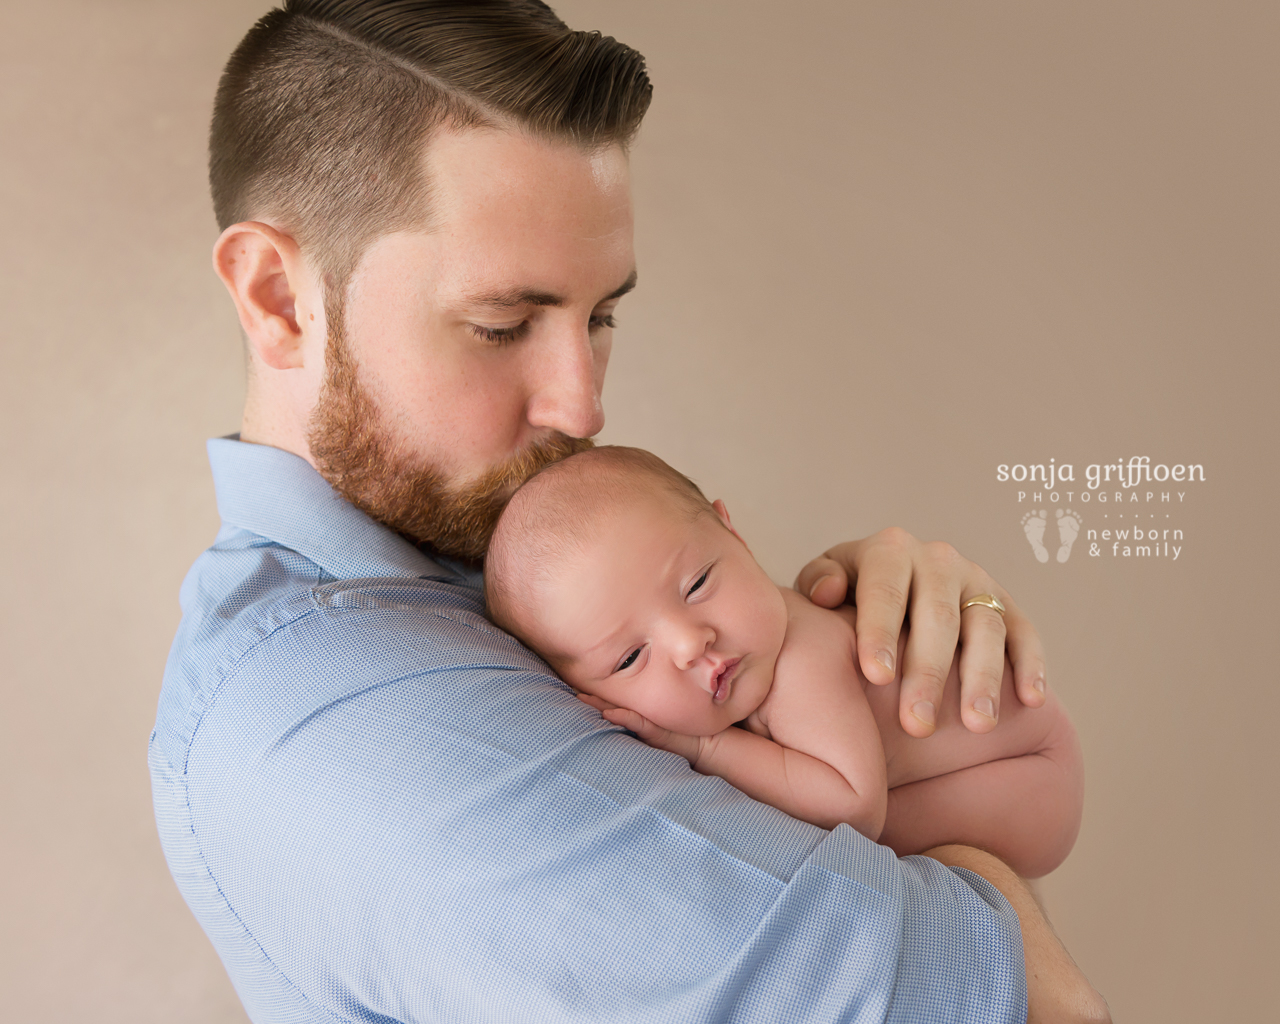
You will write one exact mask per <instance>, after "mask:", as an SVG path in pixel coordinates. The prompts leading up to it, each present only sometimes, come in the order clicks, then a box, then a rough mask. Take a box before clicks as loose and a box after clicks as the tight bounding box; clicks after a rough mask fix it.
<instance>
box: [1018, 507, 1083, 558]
mask: <svg viewBox="0 0 1280 1024" xmlns="http://www.w3.org/2000/svg"><path fill="white" fill-rule="evenodd" d="M1047 519H1048V513H1047V512H1045V511H1044V510H1043V509H1041V510H1040V511H1039V512H1028V513H1027V514H1026V515H1025V516H1023V517H1022V532H1023V533H1025V534H1026V535H1027V543H1028V544H1030V545H1031V550H1032V551H1034V552H1035V553H1036V561H1037V562H1047V561H1049V549H1048V548H1046V547H1045V546H1044V528H1045V526H1046V525H1047ZM1071 539H1072V540H1075V535H1074V534H1073V535H1072V537H1071ZM1066 550H1067V552H1068V554H1069V553H1070V551H1071V548H1070V546H1069V545H1068V547H1067V548H1066ZM1058 561H1059V562H1065V561H1066V558H1065V557H1063V555H1062V552H1061V551H1059V552H1058Z"/></svg>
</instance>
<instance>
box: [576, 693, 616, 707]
mask: <svg viewBox="0 0 1280 1024" xmlns="http://www.w3.org/2000/svg"><path fill="white" fill-rule="evenodd" d="M578 700H580V701H582V703H584V704H590V705H591V706H592V707H593V708H595V709H596V710H597V711H612V710H613V709H614V708H616V707H617V705H616V704H610V703H609V702H608V701H607V700H605V699H604V698H603V697H597V696H596V695H595V694H593V693H579V694H578Z"/></svg>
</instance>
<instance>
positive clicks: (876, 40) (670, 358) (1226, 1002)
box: [0, 0, 1280, 1024]
mask: <svg viewBox="0 0 1280 1024" xmlns="http://www.w3.org/2000/svg"><path fill="white" fill-rule="evenodd" d="M265 9H266V4H265V3H263V2H252V0H218V2H217V3H216V4H215V3H206V2H159V0H154V2H143V0H113V2H104V0H82V2H75V0H45V2H44V3H41V4H38V5H37V4H29V3H19V2H17V0H4V2H3V3H2V4H0V14H2V15H3V17H2V19H0V21H2V24H3V29H2V30H0V54H2V57H0V118H3V121H2V122H0V204H3V205H2V210H3V217H2V220H0V225H2V227H0V230H3V232H4V244H3V246H2V247H0V303H2V306H0V308H2V309H3V315H2V320H0V332H2V334H0V336H2V337H3V355H4V372H3V374H0V415H3V430H4V437H5V441H6V443H5V445H4V449H3V451H4V473H3V487H4V501H3V503H0V517H2V520H0V536H3V537H4V538H5V552H4V566H5V568H4V584H5V585H4V587H3V591H2V596H0V602H2V605H0V609H2V611H0V631H2V633H0V635H3V644H4V647H3V652H4V661H3V664H4V672H3V682H4V694H3V707H4V711H3V713H2V714H0V729H3V736H2V737H0V757H2V758H3V780H4V790H3V793H4V796H3V800H4V803H3V808H0V813H2V815H3V818H2V819H0V820H3V823H4V824H3V828H0V844H2V846H0V856H3V871H2V872H0V877H2V878H3V882H2V883H0V885H2V886H3V889H2V890H0V897H2V899H3V905H2V906H0V921H3V925H2V926H0V927H2V928H3V942H4V948H3V950H0V973H2V975H3V977H2V980H0V984H2V985H3V991H4V993H5V996H4V1002H5V1015H6V1017H9V1018H10V1019H14V1020H26V1019H39V1020H42V1021H50V1022H53V1021H84V1020H94V1021H100V1022H111V1021H130V1022H149V1021H175V1020H180V1021H191V1022H201V1024H202V1022H213V1021H237V1020H243V1015H242V1012H241V1011H240V1009H239V1007H238V1004H237V1003H236V1000H235V997H234V994H233V993H232V991H231V988H230V985H229V984H228V982H227V979H226V977H225V975H224V974H223V972H222V969H221V967H220V965H219V963H218V961H217V958H216V956H215V955H214V953H213V951H212V949H211V948H210V946H209V945H208V943H207V942H206V940H205V939H204V937H203V934H202V933H201V932H200V930H199V928H198V926H197V925H196V923H195V921H194V919H193V918H192V917H191V916H190V914H189V913H188V912H187V910H186V908H185V906H184V905H183V903H182V901H181V898H180V897H179V895H178V893H177V891H176V889H175V888H174V886H173V884H172V882H171V881H170V879H169V876H168V873H167V870H166V868H165V865H164V862H163V859H162V857H161V854H160V849H159V845H158V843H157V840H156V837H155V834H154V828H153V825H152V822H151V806H150V793H149V785H148V778H147V773H146V767H145V746H146V738H147V733H148V731H149V729H150V726H151V722H152V719H153V715H154V707H155V700H156V695H157V693H158V689H159V683H160V675H161V671H162V667H163V664H164V658H165V653H166V650H167V647H168V643H169V640H170V637H171V636H172V632H173V630H174V627H175V626H176V624H177V620H178V608H177V601H176V593H177V587H178V583H179V581H180V580H181V578H182V575H183V573H184V572H185V571H186V568H187V566H188V565H189V564H190V562H191V560H192V559H193V558H194V557H195V555H196V554H197V553H198V552H199V551H200V550H201V549H202V548H203V547H204V546H205V545H206V544H207V543H208V542H209V540H210V539H211V538H212V536H213V533H214V531H215V529H216V526H217V519H216V515H215V511H214V505H213V492H212V488H211V485H210V481H209V476H208V471H207V466H206V463H205V461H204V453H203V440H204V438H205V437H207V436H210V435H217V434H224V433H227V432H229V431H232V430H234V429H235V428H236V425H237V420H238V409H239V403H240V400H241V394H242V391H241V388H242V384H241V373H242V369H241V359H240V352H239V344H240V343H239V338H238V334H237V329H236V324H235V320H234V317H233V314H232V310H231V307H230V304H229V303H228V302H227V301H226V300H225V298H224V296H223V294H222V292H221V286H220V285H219V284H218V283H217V282H216V280H215V279H214V277H213V275H212V274H211V273H210V272H209V270H208V266H207V264H208V255H207V254H208V249H209V246H210V243H211V242H212V241H213V238H214V235H215V229H214V225H213V220H212V216H211V214H210V212H209V209H208V202H207V198H206V191H205V183H204V176H203V161H204V151H203V140H204V133H205V126H206V123H207V118H208V112H209V108H210V102H211V97H212V93H213V89H214V85H215V82H216V78H217V74H218V71H219V69H220V65H221V63H222V61H223V60H225V58H226V56H227V54H228V53H229V51H230V49H231V48H232V46H233V45H234V44H235V42H236V41H237V39H238V38H239V36H240V35H241V34H242V33H243V32H244V31H245V30H246V29H247V28H248V27H249V25H250V24H251V22H252V20H253V19H254V18H255V17H256V16H257V15H259V14H260V13H262V12H263V11H264V10H265ZM558 9H559V11H560V13H561V14H562V15H563V16H564V17H565V18H566V19H567V20H568V21H569V22H570V23H571V24H573V25H574V26H575V27H582V28H597V27H598V28H600V29H602V30H604V31H605V32H607V33H610V34H614V35H617V36H618V37H619V38H622V39H624V40H626V41H627V42H629V43H631V44H632V45H635V46H636V47H638V48H639V49H640V50H642V51H643V52H644V53H645V54H646V55H647V56H648V58H649V64H650V68H651V72H652V75H653V78H654V81H655V83H656V98H655V101H654V105H653V108H652V112H651V114H650V116H649V119H648V122H647V124H646V127H645V129H644V132H643V135H642V138H641V140H640V142H639V144H638V145H637V147H636V150H635V155H634V170H635V189H636V204H637V208H638V218H639V220H638V223H639V227H638V239H637V244H638V250H639V256H640V268H641V281H642V287H641V288H640V289H639V290H638V291H637V292H636V294H635V295H634V296H633V297H631V298H628V299H627V300H626V302H625V303H624V304H623V306H622V308H621V311H620V320H621V323H622V326H621V328H620V330H619V331H618V337H617V341H616V345H615V356H614V364H613V366H612V368H611V371H610V378H609V384H608V388H607V393H606V406H607V409H608V412H609V417H610V419H609V425H608V427H607V429H606V435H605V436H606V438H607V439H609V440H615V441H625V442H629V443H633V444H640V445H643V446H647V447H650V448H652V449H654V450H656V451H657V452H659V453H660V454H662V455H664V456H666V457H667V458H668V459H669V460H671V461H672V462H674V463H675V464H676V465H677V466H679V467H680V468H682V469H684V470H686V471H687V472H689V473H690V474H691V475H693V476H694V477H695V478H696V479H698V480H699V481H700V482H702V483H703V484H704V485H705V486H706V487H707V489H708V490H709V491H710V492H713V493H714V494H715V495H719V496H722V497H724V498H725V499H726V500H727V501H728V503H729V506H730V508H731V509H732V510H733V511H734V513H735V518H736V520H737V522H738V524H739V526H740V528H741V529H742V531H743V532H744V534H745V535H746V536H747V537H748V539H749V540H751V541H752V542H753V543H754V545H755V546H756V548H757V550H758V553H759V554H760V556H761V559H762V561H763V562H764V564H765V565H766V567H767V568H768V569H769V570H770V571H771V572H772V573H774V575H775V576H776V577H777V578H779V579H782V580H786V579H789V578H790V577H791V576H792V574H793V573H794V572H795V570H796V569H797V568H798V567H799V565H800V564H801V563H802V562H803V561H805V560H806V559H807V558H808V557H809V556H811V555H813V554H815V553H817V552H818V551H819V550H821V549H822V548H823V547H825V546H826V545H828V544H830V543H832V542H835V541H838V540H840V539H844V538H850V537H853V536H861V535H863V534H866V533H869V532H871V531H873V530H875V529H877V528H879V527H881V526H884V525H887V524H890V523H898V524H901V525H903V526H905V527H907V528H908V529H910V530H912V531H913V532H914V533H916V534H917V535H919V536H921V537H924V538H935V537H941V538H945V539H947V540H950V541H952V542H953V543H955V544H956V545H957V546H958V547H959V548H960V549H961V550H962V551H964V552H965V553H967V554H968V555H969V556H970V557H972V558H974V559H976V560H977V561H979V562H981V563H982V564H983V565H985V566H986V567H987V568H988V569H989V570H990V571H991V572H992V573H993V574H994V575H995V576H996V577H997V578H998V579H1000V580H1001V581H1002V582H1003V583H1004V584H1005V585H1006V586H1008V587H1009V588H1010V589H1011V590H1012V591H1013V592H1014V594H1015V595H1016V596H1017V597H1018V598H1019V599H1020V600H1021V602H1022V604H1023V605H1024V606H1025V608H1026V609H1027V610H1028V611H1029V612H1030V613H1031V614H1032V616H1033V618H1034V619H1035V621H1036V622H1037V623H1038V624H1039V626H1040V629H1041V631H1042V634H1043V637H1044V639H1045V642H1046V644H1047V646H1048V648H1049V652H1050V657H1051V663H1050V673H1051V683H1052V685H1055V686H1056V687H1057V688H1058V690H1059V691H1060V692H1061V693H1062V694H1063V695H1064V697H1065V699H1066V700H1067V702H1068V704H1069V705H1070V707H1071V708H1072V709H1073V712H1074V714H1075V717H1076V721H1077V723H1078V725H1079V729H1080V732H1081V735H1082V737H1083V741H1084V745H1085V750H1086V756H1087V764H1088V777H1089V794H1088V804H1087V808H1086V817H1085V823H1084V829H1083V832H1082V834H1081V836H1080V841H1079V844H1078V845H1077V847H1076V850H1075V852H1074V854H1073V855H1072V857H1071V859H1070V860H1069V861H1068V862H1067V863H1066V865H1065V866H1063V867H1062V868H1061V869H1060V870H1059V871H1058V872H1057V873H1056V874H1054V875H1053V876H1051V877H1050V878H1049V879H1047V880H1046V882H1045V883H1044V886H1043V890H1044V894H1045V897H1046V899H1047V902H1048V906H1049V908H1050V911H1051V913H1052V916H1053V918H1054V920H1055V922H1056V923H1057V925H1058V927H1059V930H1060V931H1061V932H1062V934H1063V936H1064V937H1065V939H1066V941H1067V943H1068V945H1069V946H1070V948H1071V949H1072V950H1073V951H1074V953H1075V955H1076V957H1077V958H1078V960H1079V961H1080V963H1081V965H1082V966H1083V967H1084V968H1085V970H1086V972H1087V973H1088V974H1089V975H1090V977H1091V978H1092V979H1093V980H1094V981H1095V982H1096V984H1097V985H1098V986H1099V987H1100V988H1101V989H1102V990H1103V991H1104V992H1105V993H1106V994H1107V995H1108V997H1109V998H1110V1000H1111V1002H1112V1006H1113V1008H1114V1009H1115V1011H1116V1016H1117V1019H1118V1020H1122V1021H1130V1022H1137V1021H1152V1022H1156V1021H1158V1022H1175V1021H1187V1022H1191V1021H1195V1022H1202V1021H1217V1020H1223V1021H1244V1020H1263V1019H1273V1018H1274V1015H1275V1012H1276V1011H1275V1008H1274V1006H1273V1005H1272V1002H1271V995H1270V993H1271V990H1272V988H1273V986H1272V984H1271V983H1270V981H1271V979H1273V978H1274V972H1275V961H1276V957H1277V953H1278V952H1280V949H1278V948H1277V942H1276V940H1275V938H1274V935H1275V931H1276V928H1275V924H1276V914H1277V911H1278V910H1280V907H1277V900H1276V895H1277V888H1278V887H1277V884H1276V881H1275V877H1274V876H1275V871H1276V856H1275V850H1276V839H1277V836H1276V831H1277V830H1276V820H1277V815H1276V805H1277V801H1276V795H1275V786H1276V782H1277V770H1276V762H1275V757H1274V754H1273V753H1272V749H1273V741H1272V734H1273V733H1274V730H1275V722H1276V712H1277V701H1276V696H1275V694H1276V683H1277V675H1278V673H1277V669H1276V666H1277V663H1278V658H1280V651H1277V640H1276V637H1277V629H1276V626H1275V622H1276V618H1277V613H1280V604H1278V602H1277V598H1276V585H1275V581H1276V578H1277V569H1278V568H1280V566H1278V565H1277V556H1276V550H1277V544H1278V543H1280V531H1277V529H1276V527H1275V520H1276V513H1277V500H1276V499H1277V486H1276V482H1275V477H1276V472H1277V465H1278V460H1277V455H1278V454H1280V452H1278V451H1277V448H1278V445H1277V417H1276V412H1275V399H1276V392H1277V381H1280V374H1278V373H1277V371H1278V369H1280V367H1278V366H1277V355H1276V348H1277V330H1276V329H1277V302H1276V296H1277V294H1280V291H1278V289H1277V281H1276V272H1277V241H1276V239H1277V237H1280V233H1278V231H1277V229H1278V228H1280V224H1278V223H1277V220H1278V218H1277V199H1276V180H1277V155H1280V154H1278V148H1280V147H1278V145H1277V124H1280V119H1278V117H1277V115H1278V114H1280V111H1278V110H1277V96H1278V95H1280V88H1278V86H1280V83H1278V82H1277V70H1276V69H1277V61H1276V58H1275V41H1276V40H1277V39H1278V38H1280V16H1278V12H1280V7H1277V6H1276V5H1275V4H1272V3H1268V2H1256V3H1251V4H1243V3H1231V2H1224V0H1214V2H1208V0H1205V2H1201V3H1183V2H1170V0H1162V2H1151V3H1140V2H1135V0H1109V2H1071V3H1067V2H1057V3H1054V2H1049V3H1038V4H1027V3H1024V2H1013V0H1010V2H1005V3H996V2H986V0H983V2H970V3H966V4H944V3H934V4H926V3H902V2H890V0H883V2H877V3H869V2H850V0H804V2H798V3H793V4H790V5H786V6H785V7H784V6H783V5H778V4H776V3H763V2H759V0H735V2H734V3H728V2H723V0H700V2H693V0H644V2H642V3H641V2H634V0H632V2H624V0H595V2H593V0H572V2H563V3H561V4H559V5H558ZM1131 455H1149V456H1151V457H1152V458H1153V460H1154V461H1155V462H1166V463H1174V462H1178V463H1200V464H1203V465H1204V467H1205V471H1206V475H1207V478H1208V479H1207V481H1206V482H1205V483H1203V484H1200V483H1197V484H1195V485H1191V486H1188V487H1187V488H1186V489H1185V493H1186V497H1185V500H1184V501H1183V502H1182V503H1181V504H1180V505H1178V506H1176V507H1172V508H1170V507H1168V506H1165V507H1162V506H1160V505H1159V503H1158V501H1157V502H1156V503H1154V504H1153V505H1152V506H1150V507H1149V508H1148V507H1147V506H1146V505H1145V503H1142V502H1140V503H1139V504H1138V505H1134V506H1129V505H1127V504H1126V505H1122V506H1117V505H1115V504H1114V503H1112V504H1111V505H1109V506H1103V505H1101V504H1098V503H1097V502H1096V500H1095V501H1094V502H1093V503H1091V504H1087V505H1085V504H1081V503H1079V502H1078V501H1067V500H1065V499H1064V500H1061V501H1060V502H1058V503H1054V504H1049V505H1047V508H1048V510H1049V516H1050V519H1051V520H1052V519H1053V516H1054V509H1055V508H1056V507H1067V506H1069V507H1072V508H1075V509H1076V510H1077V511H1079V512H1081V513H1082V515H1083V517H1084V520H1085V527H1086V528H1097V529H1101V528H1104V527H1106V526H1115V525H1118V522H1117V519H1118V516H1119V515H1121V514H1127V515H1128V516H1129V520H1128V522H1130V523H1132V521H1133V520H1132V516H1133V515H1134V514H1135V512H1136V513H1139V514H1143V515H1145V514H1148V513H1149V514H1151V515H1153V516H1154V515H1157V514H1158V515H1161V516H1163V515H1168V516H1169V517H1170V519H1169V524H1170V525H1173V526H1176V527H1177V528H1180V529H1182V530H1183V531H1184V536H1185V539H1184V550H1183V553H1182V555H1181V556H1180V558H1179V559H1178V561H1177V562H1171V561H1168V560H1159V561H1157V560H1143V561H1134V560H1132V559H1131V560H1129V561H1125V560H1123V559H1118V558H1113V557H1111V556H1110V554H1109V552H1106V553H1104V554H1103V555H1100V556H1099V557H1097V558H1090V557H1088V554H1087V549H1086V548H1085V545H1084V542H1083V539H1082V541H1081V542H1077V545H1076V548H1075V551H1074V553H1073V554H1072V557H1071V559H1070V561H1069V562H1068V563H1066V564H1064V565H1059V564H1057V563H1056V562H1052V561H1051V562H1050V563H1049V564H1048V565H1041V564H1039V563H1038V562H1036V561H1035V560H1034V559H1033V558H1032V555H1031V550H1030V548H1029V546H1028V544H1027V542H1026V540H1025V538H1024V537H1023V535H1022V532H1021V527H1020V520H1021V517H1022V515H1023V514H1025V512H1026V511H1028V509H1029V508H1032V507H1034V506H1032V505H1031V504H1030V502H1029V501H1024V502H1023V503H1022V504H1019V503H1018V502H1017V500H1016V493H1017V488H1016V486H1015V485H1013V484H1000V483H998V482H997V481H996V478H995V467H996V466H997V464H999V463H1032V462H1045V461H1047V460H1048V459H1049V458H1054V459H1056V460H1057V462H1058V463H1062V462H1070V463H1072V464H1074V465H1075V466H1076V472H1077V478H1078V479H1079V477H1080V475H1082V471H1083V467H1084V466H1085V465H1086V464H1089V463H1094V462H1107V461H1114V460H1115V459H1117V458H1120V457H1125V458H1127V457H1128V456H1131ZM1072 489H1073V490H1075V491H1079V490H1080V489H1081V488H1080V487H1079V486H1078V485H1076V486H1073V487H1072ZM1064 490H1065V488H1064ZM1157 490H1159V489H1157ZM1143 491H1144V493H1145V488H1144V489H1143ZM1076 497H1077V498H1078V497H1079V495H1077V496H1076ZM1176 500H1177V499H1176V498H1175V499H1174V501H1176ZM1039 507H1046V506H1044V505H1042V506H1039ZM1104 515H1105V516H1107V517H1108V518H1107V519H1106V520H1104V519H1103V516H1104ZM1175 520H1176V522H1175ZM1139 525H1147V526H1149V525H1151V524H1149V523H1145V521H1142V520H1139ZM1050 532H1051V534H1052V533H1053V532H1054V531H1053V530H1052V529H1051V531H1050ZM1053 546H1054V547H1056V543H1055V544H1054V545H1053Z"/></svg>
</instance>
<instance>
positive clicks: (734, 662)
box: [711, 658, 742, 704]
mask: <svg viewBox="0 0 1280 1024" xmlns="http://www.w3.org/2000/svg"><path fill="white" fill-rule="evenodd" d="M741 661H742V659H741V658H730V659H729V660H728V661H726V662H725V663H724V664H723V665H721V666H720V668H719V669H717V670H716V674H715V675H714V676H712V678H711V682H712V684H713V686H712V691H711V699H712V700H713V701H715V702H716V703H717V704H723V703H724V702H725V701H726V700H727V699H728V697H729V684H730V683H732V682H733V677H734V676H735V675H737V672H738V664H739V663H740V662H741Z"/></svg>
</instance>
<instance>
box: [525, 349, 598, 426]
mask: <svg viewBox="0 0 1280 1024" xmlns="http://www.w3.org/2000/svg"><path fill="white" fill-rule="evenodd" d="M607 360H608V352H607V350H605V351H601V349H600V348H599V347H598V346H597V345H595V344H593V343H592V339H591V334H590V332H589V331H588V329H587V327H586V326H585V325H583V326H582V327H581V329H574V328H571V327H569V326H568V325H566V326H565V327H563V328H562V329H560V330H559V331H557V332H556V333H555V334H554V335H553V336H551V337H549V338H547V339H546V343H545V345H543V346H540V351H539V352H538V364H537V367H536V370H535V375H536V376H535V381H534V382H533V384H534V386H533V388H532V393H531V394H530V397H529V404H528V412H527V414H526V415H527V418H528V420H529V424H530V426H534V427H543V428H547V429H550V430H558V431H560V432H561V433H562V434H567V435H568V436H569V437H592V436H594V435H596V434H598V433H600V431H601V430H602V429H603V428H604V407H603V406H602V405H601V404H600V387H601V384H602V383H603V378H604V363H605V362H606V361H607Z"/></svg>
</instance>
